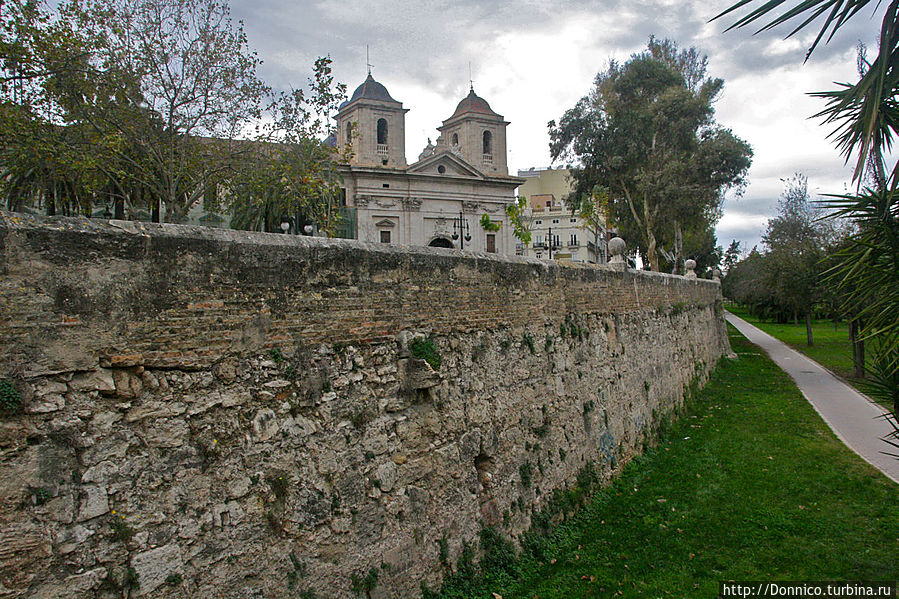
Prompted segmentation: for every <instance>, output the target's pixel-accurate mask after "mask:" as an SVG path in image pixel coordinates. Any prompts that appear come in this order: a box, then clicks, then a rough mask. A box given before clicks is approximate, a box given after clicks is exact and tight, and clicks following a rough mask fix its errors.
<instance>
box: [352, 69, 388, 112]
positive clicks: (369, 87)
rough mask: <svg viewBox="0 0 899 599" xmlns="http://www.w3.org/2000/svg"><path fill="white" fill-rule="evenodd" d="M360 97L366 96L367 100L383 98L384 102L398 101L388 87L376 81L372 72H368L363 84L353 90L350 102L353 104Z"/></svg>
mask: <svg viewBox="0 0 899 599" xmlns="http://www.w3.org/2000/svg"><path fill="white" fill-rule="evenodd" d="M360 98H365V99H366V100H381V101H383V102H396V100H394V99H393V98H392V97H390V92H388V91H387V88H386V87H384V86H383V85H381V84H380V83H378V82H377V81H375V78H374V77H372V76H371V73H369V74H368V77H366V78H365V81H363V82H362V84H361V85H359V87H357V88H356V91H354V92H353V95H352V96H350V101H349V102H348V104H352V103H353V102H355V101H356V100H359V99H360Z"/></svg>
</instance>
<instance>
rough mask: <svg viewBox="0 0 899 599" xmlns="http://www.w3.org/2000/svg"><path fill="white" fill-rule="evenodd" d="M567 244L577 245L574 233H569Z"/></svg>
mask: <svg viewBox="0 0 899 599" xmlns="http://www.w3.org/2000/svg"><path fill="white" fill-rule="evenodd" d="M568 245H577V235H575V234H574V233H572V234H571V239H570V240H569V243H568Z"/></svg>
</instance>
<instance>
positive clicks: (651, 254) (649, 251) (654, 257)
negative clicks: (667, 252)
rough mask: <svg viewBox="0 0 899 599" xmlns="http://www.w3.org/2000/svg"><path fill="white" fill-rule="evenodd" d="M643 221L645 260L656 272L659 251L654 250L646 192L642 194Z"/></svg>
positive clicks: (654, 238)
mask: <svg viewBox="0 0 899 599" xmlns="http://www.w3.org/2000/svg"><path fill="white" fill-rule="evenodd" d="M643 219H644V220H643V222H644V223H645V224H646V226H645V227H644V229H645V231H646V260H647V261H648V262H649V270H652V271H656V272H658V270H659V253H658V251H656V247H657V244H656V236H655V233H653V231H652V212H650V209H649V202H648V201H647V198H646V194H643Z"/></svg>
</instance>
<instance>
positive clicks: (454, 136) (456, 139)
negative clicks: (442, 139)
mask: <svg viewBox="0 0 899 599" xmlns="http://www.w3.org/2000/svg"><path fill="white" fill-rule="evenodd" d="M453 145H454V146H458V145H459V134H458V133H453Z"/></svg>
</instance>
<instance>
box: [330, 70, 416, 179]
mask: <svg viewBox="0 0 899 599" xmlns="http://www.w3.org/2000/svg"><path fill="white" fill-rule="evenodd" d="M407 112H408V109H405V108H403V104H402V102H398V101H396V100H394V99H393V98H392V97H391V96H390V93H389V92H388V91H387V88H386V87H384V86H383V85H381V84H380V83H378V82H377V81H375V79H374V78H373V77H372V76H371V71H369V73H368V77H366V78H365V81H363V82H362V85H360V86H359V87H357V88H356V91H354V92H353V95H352V96H351V97H350V99H349V100H348V101H346V102H344V103H343V104H341V106H340V109H339V110H338V112H337V147H338V148H340V149H342V150H343V149H346V148H347V147H349V149H350V150H351V151H352V152H353V155H352V157H351V158H350V164H351V165H358V166H383V167H393V168H405V167H406V113H407Z"/></svg>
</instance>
